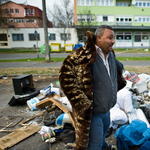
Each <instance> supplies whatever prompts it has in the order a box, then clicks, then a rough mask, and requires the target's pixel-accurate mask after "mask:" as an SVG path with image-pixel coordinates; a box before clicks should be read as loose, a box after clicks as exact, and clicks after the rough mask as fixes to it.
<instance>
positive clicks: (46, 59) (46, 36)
mask: <svg viewBox="0 0 150 150" xmlns="http://www.w3.org/2000/svg"><path fill="white" fill-rule="evenodd" d="M42 5H43V27H44V37H45V61H46V62H50V53H49V44H48V34H47V17H46V5H45V0H42Z"/></svg>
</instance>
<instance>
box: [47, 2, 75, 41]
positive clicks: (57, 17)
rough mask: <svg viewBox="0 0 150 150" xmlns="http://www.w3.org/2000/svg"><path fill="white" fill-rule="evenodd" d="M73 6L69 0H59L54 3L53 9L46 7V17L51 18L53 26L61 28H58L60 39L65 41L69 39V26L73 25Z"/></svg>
mask: <svg viewBox="0 0 150 150" xmlns="http://www.w3.org/2000/svg"><path fill="white" fill-rule="evenodd" d="M73 10H74V6H73V4H72V3H71V1H70V0H61V3H59V4H58V3H55V4H54V5H53V9H52V10H50V9H48V17H49V18H50V20H52V23H53V27H55V28H61V30H58V34H60V37H61V39H62V40H63V41H64V43H66V41H67V40H68V39H70V34H69V28H71V27H73V26H74V19H73V17H74V11H73Z"/></svg>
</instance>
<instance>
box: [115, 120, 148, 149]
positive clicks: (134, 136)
mask: <svg viewBox="0 0 150 150" xmlns="http://www.w3.org/2000/svg"><path fill="white" fill-rule="evenodd" d="M115 138H116V139H119V141H120V142H121V143H117V146H118V144H123V145H125V146H124V147H126V146H134V145H141V144H143V143H145V142H146V141H148V139H149V138H150V128H147V125H146V123H145V122H144V121H141V120H139V119H135V120H133V121H132V122H131V123H130V124H129V125H128V126H125V125H124V126H122V127H121V128H120V129H118V130H117V131H116V133H115ZM120 139H121V140H120ZM118 149H119V148H118ZM119 150H123V149H119Z"/></svg>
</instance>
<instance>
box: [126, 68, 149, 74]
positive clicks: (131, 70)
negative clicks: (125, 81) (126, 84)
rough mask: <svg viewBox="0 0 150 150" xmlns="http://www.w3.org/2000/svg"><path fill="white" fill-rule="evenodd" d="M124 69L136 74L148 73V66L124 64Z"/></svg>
mask: <svg viewBox="0 0 150 150" xmlns="http://www.w3.org/2000/svg"><path fill="white" fill-rule="evenodd" d="M125 70H128V71H129V72H132V73H137V74H141V73H145V74H150V66H125Z"/></svg>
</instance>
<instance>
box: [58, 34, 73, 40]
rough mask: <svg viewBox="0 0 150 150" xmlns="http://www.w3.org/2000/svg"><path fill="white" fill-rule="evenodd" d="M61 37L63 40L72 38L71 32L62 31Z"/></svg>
mask: <svg viewBox="0 0 150 150" xmlns="http://www.w3.org/2000/svg"><path fill="white" fill-rule="evenodd" d="M60 39H61V40H71V34H70V33H60Z"/></svg>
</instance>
